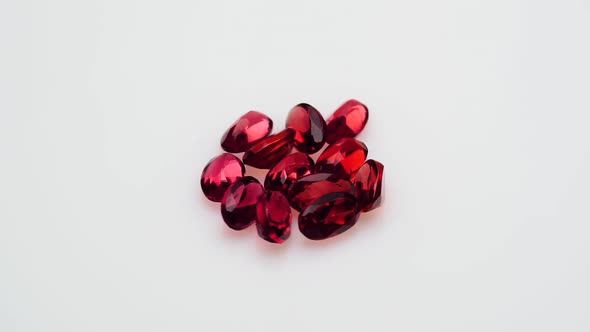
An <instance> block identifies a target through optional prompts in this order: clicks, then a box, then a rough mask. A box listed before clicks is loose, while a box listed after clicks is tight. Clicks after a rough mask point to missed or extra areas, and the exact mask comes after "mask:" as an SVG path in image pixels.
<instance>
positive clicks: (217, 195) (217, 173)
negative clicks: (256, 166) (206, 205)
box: [201, 153, 246, 202]
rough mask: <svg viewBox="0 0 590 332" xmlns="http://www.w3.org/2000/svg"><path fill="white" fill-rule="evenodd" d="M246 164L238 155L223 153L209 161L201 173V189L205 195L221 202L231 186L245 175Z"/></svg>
mask: <svg viewBox="0 0 590 332" xmlns="http://www.w3.org/2000/svg"><path fill="white" fill-rule="evenodd" d="M245 171H246V170H245V168H244V164H242V161H241V160H240V159H238V158H237V157H236V156H234V155H232V154H229V153H223V154H221V155H219V156H217V157H215V158H213V159H211V160H210V161H209V163H207V165H206V166H205V168H203V172H202V173H201V189H202V190H203V194H205V197H207V199H209V200H210V201H213V202H221V199H222V198H223V194H224V193H225V191H226V190H227V188H229V186H230V185H231V184H232V183H234V182H236V181H237V180H238V179H240V178H242V177H243V176H244V172H245Z"/></svg>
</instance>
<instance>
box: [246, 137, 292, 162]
mask: <svg viewBox="0 0 590 332" xmlns="http://www.w3.org/2000/svg"><path fill="white" fill-rule="evenodd" d="M294 137H295V131H294V130H293V129H289V128H287V129H285V130H283V131H281V132H280V133H278V134H274V135H270V136H268V137H266V138H263V139H261V140H260V141H258V142H257V143H255V144H254V145H252V147H250V148H249V149H248V150H247V151H246V153H244V156H243V157H242V160H243V161H244V164H246V165H250V166H252V167H256V168H271V167H273V166H274V165H275V164H276V163H277V162H279V160H281V159H283V158H284V157H285V156H286V155H287V154H289V152H290V151H291V147H292V145H293V138H294Z"/></svg>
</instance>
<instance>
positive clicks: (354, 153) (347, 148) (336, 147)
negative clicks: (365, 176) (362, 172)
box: [315, 138, 368, 179]
mask: <svg viewBox="0 0 590 332" xmlns="http://www.w3.org/2000/svg"><path fill="white" fill-rule="evenodd" d="M367 153H368V150H367V146H366V145H365V144H364V143H362V142H360V141H357V140H355V139H354V138H343V139H341V140H338V141H337V142H336V143H334V144H332V145H330V146H328V147H327V148H326V149H325V150H324V152H322V154H321V155H320V156H319V157H318V160H317V161H316V165H315V170H316V172H318V173H320V172H322V173H334V174H337V175H338V176H341V177H344V178H347V179H349V178H350V177H351V175H352V174H353V173H354V172H356V170H358V169H359V168H360V167H361V166H362V165H363V163H364V162H365V159H366V158H367Z"/></svg>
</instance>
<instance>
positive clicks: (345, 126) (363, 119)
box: [326, 99, 369, 143]
mask: <svg viewBox="0 0 590 332" xmlns="http://www.w3.org/2000/svg"><path fill="white" fill-rule="evenodd" d="M368 120H369V109H368V108H367V106H365V105H363V104H362V103H361V102H359V101H357V100H354V99H351V100H349V101H347V102H345V103H344V104H342V105H341V106H340V107H338V109H337V110H336V111H335V112H334V113H333V114H332V115H331V116H330V117H329V118H328V120H326V125H327V127H328V131H327V133H328V136H327V137H326V142H328V143H334V142H336V141H337V140H339V139H341V138H345V137H355V136H356V135H358V133H360V132H361V130H363V128H365V125H366V124H367V121H368Z"/></svg>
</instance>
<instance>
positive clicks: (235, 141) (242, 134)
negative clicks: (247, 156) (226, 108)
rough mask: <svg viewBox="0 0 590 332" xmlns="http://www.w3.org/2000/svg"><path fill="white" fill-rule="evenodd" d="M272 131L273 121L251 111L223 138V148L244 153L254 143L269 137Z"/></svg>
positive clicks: (232, 126) (234, 124)
mask: <svg viewBox="0 0 590 332" xmlns="http://www.w3.org/2000/svg"><path fill="white" fill-rule="evenodd" d="M271 131H272V120H271V119H270V118H269V117H268V116H266V115H264V114H262V113H260V112H256V111H250V112H248V113H246V114H244V115H242V116H240V117H239V118H238V120H236V122H234V123H233V124H232V125H231V126H230V127H229V129H228V130H227V131H226V132H225V134H223V136H222V137H221V147H222V148H223V149H224V150H225V151H227V152H234V153H237V152H244V151H246V150H247V149H248V148H249V147H250V146H251V145H252V144H253V143H255V142H256V141H258V140H261V139H263V138H264V137H266V136H268V134H270V132H271Z"/></svg>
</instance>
